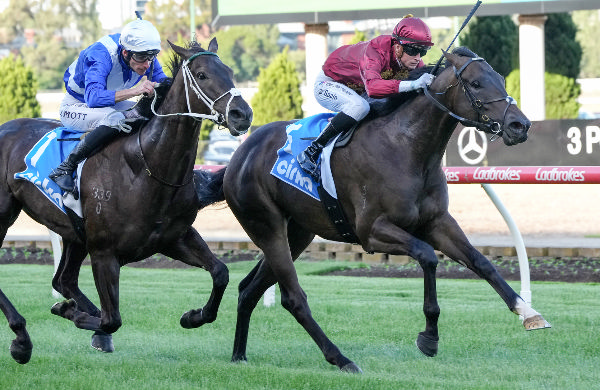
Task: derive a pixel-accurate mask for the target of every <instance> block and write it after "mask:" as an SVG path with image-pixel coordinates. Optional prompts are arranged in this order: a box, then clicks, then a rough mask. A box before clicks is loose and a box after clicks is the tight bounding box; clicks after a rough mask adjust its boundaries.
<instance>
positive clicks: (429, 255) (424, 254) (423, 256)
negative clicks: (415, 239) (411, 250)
mask: <svg viewBox="0 0 600 390" xmlns="http://www.w3.org/2000/svg"><path fill="white" fill-rule="evenodd" d="M422 249H424V250H418V251H416V253H415V255H414V256H415V259H416V260H417V261H418V262H419V265H420V266H421V268H422V269H423V271H424V272H426V271H431V272H435V270H436V269H437V266H438V258H437V256H436V255H435V252H434V251H433V249H430V250H428V248H422Z"/></svg>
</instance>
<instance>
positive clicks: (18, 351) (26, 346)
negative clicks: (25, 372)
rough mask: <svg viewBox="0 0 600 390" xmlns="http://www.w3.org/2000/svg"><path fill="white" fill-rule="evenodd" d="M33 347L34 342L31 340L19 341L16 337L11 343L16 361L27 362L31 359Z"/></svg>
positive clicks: (11, 352) (12, 354) (11, 351)
mask: <svg viewBox="0 0 600 390" xmlns="http://www.w3.org/2000/svg"><path fill="white" fill-rule="evenodd" d="M32 349H33V344H31V341H27V342H19V341H17V339H14V340H13V341H12V343H11V344H10V355H11V356H12V358H13V359H15V362H17V363H19V364H25V363H27V362H29V359H31V350H32Z"/></svg>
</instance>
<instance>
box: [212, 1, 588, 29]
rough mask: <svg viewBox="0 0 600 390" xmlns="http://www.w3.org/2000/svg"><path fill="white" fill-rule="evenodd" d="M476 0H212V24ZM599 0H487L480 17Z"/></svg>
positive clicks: (463, 9) (342, 15)
mask: <svg viewBox="0 0 600 390" xmlns="http://www.w3.org/2000/svg"><path fill="white" fill-rule="evenodd" d="M474 5H475V1H474V0H402V1H398V0H379V1H377V2H365V1H362V0H361V1H359V0H328V1H322V0H303V1H292V2H289V1H281V0H253V1H248V0H213V1H212V12H213V25H215V26H221V25H236V24H262V23H266V24H274V23H286V22H302V23H327V22H329V21H332V20H365V19H388V18H401V17H402V16H404V15H406V14H408V13H411V14H413V15H415V16H418V17H433V16H465V15H467V14H468V13H469V11H470V10H471V8H473V6H474ZM598 8H600V7H599V4H598V1H597V0H484V1H483V3H482V5H481V7H479V9H478V10H477V16H486V15H510V14H545V13H553V12H567V11H573V10H580V9H598Z"/></svg>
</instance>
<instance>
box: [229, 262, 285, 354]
mask: <svg viewBox="0 0 600 390" xmlns="http://www.w3.org/2000/svg"><path fill="white" fill-rule="evenodd" d="M275 282H276V280H275V276H274V275H273V272H271V269H270V268H269V267H267V266H265V265H264V259H261V260H259V262H258V264H257V265H256V266H255V267H254V268H253V269H252V271H250V273H249V274H248V275H247V276H246V277H245V278H244V279H243V280H242V281H241V282H240V285H239V287H238V292H239V296H238V305H237V322H236V325H235V339H234V342H233V354H232V356H231V361H232V362H239V361H246V360H247V358H246V346H247V344H248V330H249V327H250V317H251V316H252V312H253V311H254V309H255V308H256V305H257V304H258V302H259V301H260V298H261V297H262V295H263V294H264V292H265V291H266V290H267V289H268V288H269V287H270V286H272V285H273V284H274V283H275Z"/></svg>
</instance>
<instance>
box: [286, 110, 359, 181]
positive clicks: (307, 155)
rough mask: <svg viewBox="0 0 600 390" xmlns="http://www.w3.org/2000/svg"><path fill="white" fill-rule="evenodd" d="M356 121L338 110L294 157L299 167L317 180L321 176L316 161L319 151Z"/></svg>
mask: <svg viewBox="0 0 600 390" xmlns="http://www.w3.org/2000/svg"><path fill="white" fill-rule="evenodd" d="M356 123H357V121H356V120H355V119H354V118H352V117H351V116H349V115H346V114H344V113H343V112H338V113H337V114H336V115H335V116H334V117H333V118H331V122H329V124H328V125H327V126H326V127H325V129H323V131H322V132H321V134H319V136H318V137H317V138H316V139H315V140H314V141H312V142H311V144H310V145H308V147H307V148H306V149H305V150H304V151H303V152H302V153H300V154H299V155H298V156H297V157H296V160H298V164H300V168H302V170H303V171H305V172H306V173H308V174H309V175H311V176H312V178H313V179H315V181H316V182H318V181H319V179H320V178H321V170H320V169H319V163H318V160H319V156H320V155H321V151H322V150H323V148H324V147H325V146H326V145H327V144H328V143H329V141H331V140H332V139H333V138H335V136H336V135H338V134H340V133H342V132H344V131H347V130H350V129H351V128H352V126H354V125H355V124H356Z"/></svg>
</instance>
